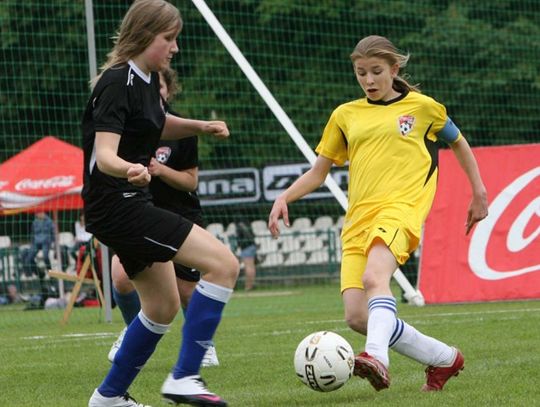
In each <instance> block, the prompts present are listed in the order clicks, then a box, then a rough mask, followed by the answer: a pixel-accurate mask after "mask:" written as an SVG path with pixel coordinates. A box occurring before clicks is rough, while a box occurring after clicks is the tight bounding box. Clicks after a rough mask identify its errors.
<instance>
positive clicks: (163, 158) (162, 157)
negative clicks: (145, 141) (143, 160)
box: [156, 147, 171, 164]
mask: <svg viewBox="0 0 540 407" xmlns="http://www.w3.org/2000/svg"><path fill="white" fill-rule="evenodd" d="M170 156H171V148H170V147H159V148H158V149H157V150H156V160H158V162H159V163H160V164H165V163H166V162H167V161H169V157H170Z"/></svg>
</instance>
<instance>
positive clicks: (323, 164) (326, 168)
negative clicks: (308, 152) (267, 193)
mask: <svg viewBox="0 0 540 407" xmlns="http://www.w3.org/2000/svg"><path fill="white" fill-rule="evenodd" d="M330 168H332V161H331V160H330V159H328V158H326V157H323V156H318V157H317V160H316V161H315V164H314V165H313V167H311V168H310V169H309V170H308V171H307V172H306V173H304V174H303V175H302V176H301V177H300V178H298V179H297V180H296V181H294V183H293V184H292V185H291V186H290V187H289V188H287V189H286V190H285V191H284V192H283V193H282V194H281V195H280V196H278V197H277V198H276V200H275V202H274V205H273V206H272V210H271V211H270V216H269V217H268V229H269V230H270V233H272V236H274V237H277V236H279V225H278V221H279V218H281V217H283V221H284V222H285V225H286V226H290V222H289V210H288V208H287V204H288V203H290V202H294V201H296V200H298V199H300V198H302V197H303V196H304V195H307V194H309V193H310V192H312V191H314V190H316V189H317V188H318V187H320V186H321V184H322V183H323V182H324V180H325V179H326V176H327V175H328V173H329V172H330Z"/></svg>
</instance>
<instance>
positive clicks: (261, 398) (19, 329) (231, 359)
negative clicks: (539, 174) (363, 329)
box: [0, 284, 540, 407]
mask: <svg viewBox="0 0 540 407" xmlns="http://www.w3.org/2000/svg"><path fill="white" fill-rule="evenodd" d="M342 315H343V312H342V305H341V299H340V295H339V290H338V286H337V285H334V284H329V285H316V286H309V287H295V288H283V289H279V290H272V291H270V290H258V291H255V292H254V293H253V294H251V293H250V294H244V293H242V292H241V291H240V292H239V293H238V294H235V295H234V297H233V299H232V300H231V302H230V303H229V305H228V306H227V308H226V312H225V315H224V318H223V321H222V323H221V325H220V327H219V330H218V332H217V334H216V337H215V341H216V346H217V350H218V355H219V359H220V362H221V365H220V366H219V367H213V368H204V369H203V370H202V375H203V377H204V378H205V379H206V381H207V382H208V387H209V388H210V389H211V390H212V391H215V392H216V393H218V394H220V395H221V396H222V397H224V398H225V399H226V400H227V401H228V402H229V404H230V405H231V406H239V407H240V406H241V407H244V406H257V407H258V406H310V407H317V406H321V407H322V406H352V405H369V404H371V405H377V406H415V407H419V406H475V407H479V406H493V407H495V406H534V405H540V392H539V390H538V386H539V384H540V370H539V369H538V366H540V353H539V352H538V347H539V345H540V339H539V332H540V331H539V326H540V301H527V302H506V303H484V304H467V305H444V306H426V307H423V308H415V307H412V306H409V305H406V304H405V305H404V304H401V305H400V306H399V315H400V317H401V318H402V319H404V320H406V321H408V322H409V323H411V324H412V325H414V326H416V327H417V328H418V329H420V330H421V331H423V332H424V333H426V334H429V335H433V336H435V337H437V338H440V339H442V340H444V341H446V342H448V343H450V344H455V345H457V346H459V347H460V348H461V350H462V351H463V353H464V355H465V370H464V371H463V372H462V373H461V374H460V375H459V377H457V378H453V379H451V380H450V382H449V383H448V384H447V386H446V388H445V390H444V391H443V392H440V393H436V394H432V393H430V394H425V393H422V392H420V391H419V389H420V387H421V385H422V384H423V382H424V372H423V367H422V366H420V365H418V364H417V363H416V362H413V361H411V360H409V359H406V358H404V357H403V356H401V355H398V354H396V353H391V355H390V357H391V366H390V374H391V378H392V385H391V387H390V389H389V390H385V391H382V392H380V393H377V392H375V391H374V390H373V389H372V388H371V387H370V386H369V384H368V383H367V382H366V381H363V380H359V379H357V378H354V377H353V378H352V379H351V380H350V381H349V382H348V383H347V384H346V385H345V386H344V387H342V388H341V389H339V390H337V391H335V392H332V393H317V392H314V391H312V390H310V389H309V388H308V387H306V386H304V385H303V384H302V383H301V382H300V381H299V380H298V379H297V378H296V376H295V373H294V369H293V354H294V351H295V349H296V346H297V344H298V343H299V342H300V340H301V339H302V338H304V337H305V336H306V335H307V334H309V333H311V332H313V331H318V330H331V331H335V332H338V333H339V334H341V335H342V336H344V337H345V338H346V339H348V340H349V342H350V343H351V344H352V345H353V348H354V349H355V351H359V350H360V349H361V348H362V347H363V342H364V341H363V337H360V336H359V335H356V334H353V333H352V331H350V330H349V329H348V328H347V327H346V325H345V323H344V322H343V318H342ZM61 316H62V311H22V309H21V308H11V307H2V308H0V332H1V335H0V406H2V407H23V406H36V405H39V406H47V407H49V406H50V407H62V406H66V407H74V406H81V407H82V406H86V405H87V403H88V399H89V397H90V395H91V393H92V391H93V389H94V388H95V387H97V386H98V385H99V383H100V381H101V380H102V378H103V377H104V375H105V374H106V372H107V370H108V368H109V362H108V361H107V357H106V356H107V352H108V350H109V347H110V345H111V343H112V342H113V341H114V340H115V339H116V336H117V334H118V333H119V331H120V330H121V329H122V327H123V326H122V322H121V318H120V314H119V312H118V310H115V311H114V322H113V323H112V324H109V323H106V322H103V318H102V316H101V314H100V310H99V309H88V308H87V309H81V308H77V309H75V310H74V312H73V314H72V316H71V319H70V321H69V324H68V325H67V326H61V325H60V324H59V320H60V318H61ZM181 324H182V317H181V316H180V317H178V318H177V320H176V321H175V323H174V324H173V326H172V329H171V332H169V333H168V334H167V335H165V337H164V339H163V340H162V341H161V343H160V344H159V346H158V349H157V351H156V353H155V354H154V355H153V357H152V358H151V359H150V360H149V362H148V363H147V365H146V366H145V368H144V369H143V370H142V372H141V374H140V375H139V376H138V378H137V379H136V381H135V382H134V384H133V385H132V386H131V388H130V392H131V394H132V395H133V396H134V397H135V398H136V399H137V400H138V401H139V402H143V403H145V404H150V405H153V406H165V405H166V404H165V403H164V402H162V401H161V399H160V395H159V389H160V387H161V384H162V382H163V380H164V379H165V376H166V374H167V373H168V371H169V369H170V368H171V367H172V365H173V364H174V363H175V361H176V356H177V352H178V346H179V345H178V343H179V338H180V332H181Z"/></svg>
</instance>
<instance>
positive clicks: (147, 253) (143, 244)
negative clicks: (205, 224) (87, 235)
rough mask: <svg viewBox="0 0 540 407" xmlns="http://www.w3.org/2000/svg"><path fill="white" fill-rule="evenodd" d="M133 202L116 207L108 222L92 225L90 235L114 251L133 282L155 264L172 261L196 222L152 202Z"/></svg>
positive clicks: (128, 201) (110, 213)
mask: <svg viewBox="0 0 540 407" xmlns="http://www.w3.org/2000/svg"><path fill="white" fill-rule="evenodd" d="M130 201H131V200H127V202H122V203H120V204H118V205H115V206H114V208H111V210H110V211H109V213H108V215H107V219H106V220H105V221H103V222H100V224H95V223H94V224H92V230H89V231H90V232H91V233H93V234H94V235H95V236H96V237H97V238H98V240H100V241H101V242H103V243H104V244H106V245H107V246H109V247H111V248H112V249H113V250H114V251H115V253H116V254H117V255H118V258H119V259H120V262H121V263H122V265H123V266H124V269H125V271H126V274H127V275H128V276H129V278H133V277H134V276H135V275H136V274H137V273H139V272H141V271H142V270H143V269H144V268H145V267H148V266H151V265H152V263H154V262H162V263H163V262H167V261H169V260H171V259H172V258H173V257H174V256H175V255H176V252H177V251H178V249H179V248H180V246H181V245H182V243H184V240H186V238H187V236H188V234H189V232H190V231H191V229H192V227H193V222H191V221H190V220H188V219H186V218H184V217H182V216H180V215H178V214H175V213H173V212H169V211H167V210H165V209H161V208H157V207H155V206H154V205H153V204H152V203H151V202H147V201H141V200H133V201H131V202H130Z"/></svg>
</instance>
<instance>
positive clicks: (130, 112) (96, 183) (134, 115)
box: [82, 61, 165, 231]
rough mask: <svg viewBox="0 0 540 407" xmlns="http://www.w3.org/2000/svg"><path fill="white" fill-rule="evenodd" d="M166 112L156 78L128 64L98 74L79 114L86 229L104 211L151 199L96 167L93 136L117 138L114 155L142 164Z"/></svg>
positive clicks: (153, 145) (156, 139)
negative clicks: (129, 201)
mask: <svg viewBox="0 0 540 407" xmlns="http://www.w3.org/2000/svg"><path fill="white" fill-rule="evenodd" d="M164 125H165V112H164V108H163V105H162V103H161V98H160V94H159V76H158V74H157V73H155V72H152V73H151V74H150V75H146V74H145V73H144V72H142V71H141V70H140V69H139V68H138V67H137V66H136V65H135V64H134V63H133V62H132V61H129V62H128V63H126V64H122V65H118V66H114V67H112V68H110V69H107V70H106V71H105V72H103V75H102V77H101V78H100V79H99V81H98V83H97V84H96V86H95V88H94V90H93V92H92V95H91V97H90V100H89V101H88V105H87V107H86V111H85V113H84V117H83V122H82V128H83V149H84V187H83V191H82V197H83V199H84V209H85V213H86V222H87V227H88V230H89V231H92V224H93V223H96V222H99V221H100V220H103V219H104V218H105V216H106V214H107V213H108V211H109V209H110V208H112V207H114V206H115V205H117V204H119V203H120V202H121V201H122V200H125V199H142V200H148V199H149V198H150V196H149V194H148V188H147V187H144V188H143V187H136V186H134V185H132V184H130V183H129V182H128V181H127V179H126V178H116V177H113V176H110V175H107V174H104V173H103V172H101V171H100V170H99V169H98V168H97V165H96V157H95V147H94V142H95V135H96V132H111V133H115V134H119V135H120V136H121V138H120V144H119V146H118V156H119V157H120V158H123V159H124V160H126V161H129V162H132V163H140V164H143V165H145V166H147V165H148V164H149V163H150V158H151V157H152V156H153V154H154V152H155V150H156V147H157V144H158V142H159V139H160V137H161V132H162V130H163V126H164Z"/></svg>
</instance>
